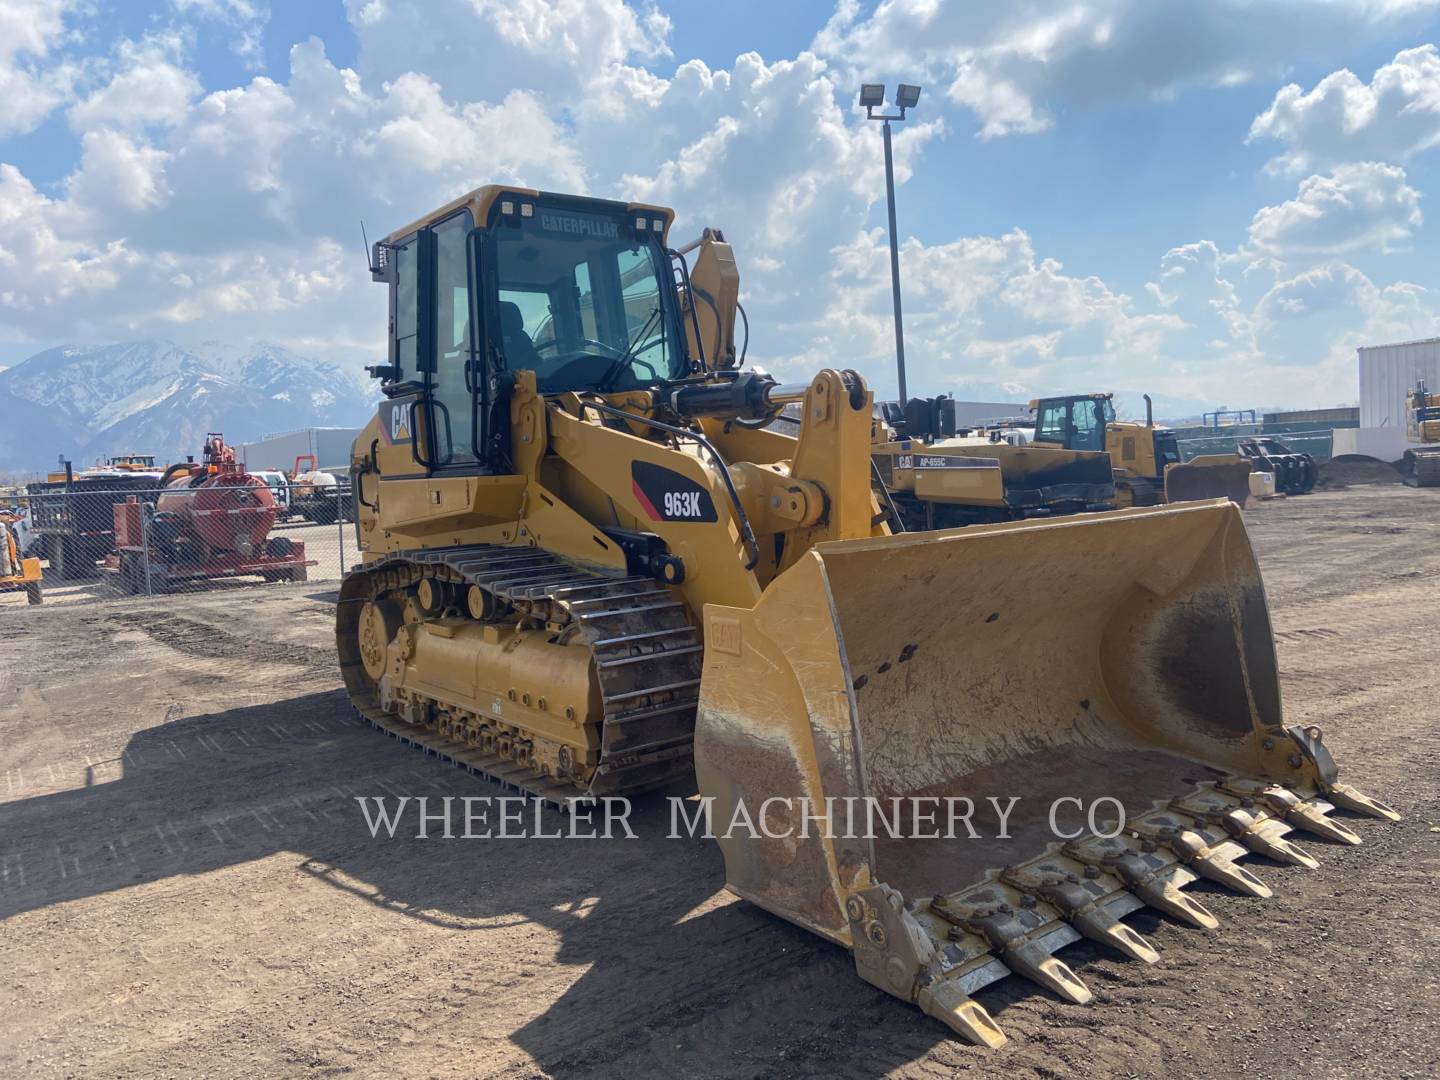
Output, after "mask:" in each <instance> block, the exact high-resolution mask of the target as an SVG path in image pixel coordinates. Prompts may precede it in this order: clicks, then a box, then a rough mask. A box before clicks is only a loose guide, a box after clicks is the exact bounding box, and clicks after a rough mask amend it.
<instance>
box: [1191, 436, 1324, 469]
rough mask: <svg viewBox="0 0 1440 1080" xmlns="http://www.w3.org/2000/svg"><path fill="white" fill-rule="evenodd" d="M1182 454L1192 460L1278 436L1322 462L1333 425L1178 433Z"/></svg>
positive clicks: (1290, 445) (1295, 449) (1299, 452)
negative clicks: (1293, 428)
mask: <svg viewBox="0 0 1440 1080" xmlns="http://www.w3.org/2000/svg"><path fill="white" fill-rule="evenodd" d="M1176 434H1177V435H1178V436H1179V437H1178V439H1177V442H1178V443H1179V447H1180V456H1181V457H1182V458H1183V459H1184V460H1186V461H1189V460H1190V459H1191V458H1194V457H1197V456H1198V455H1200V454H1233V453H1234V452H1235V448H1236V446H1237V445H1238V444H1239V442H1240V441H1241V440H1242V439H1259V438H1265V437H1269V438H1273V439H1279V440H1280V441H1281V442H1282V443H1284V444H1285V445H1286V446H1288V447H1289V448H1290V449H1291V450H1293V451H1294V452H1295V453H1297V454H1310V455H1311V456H1313V457H1315V458H1317V459H1318V460H1321V461H1328V460H1329V459H1330V456H1331V452H1332V448H1333V446H1334V441H1335V432H1334V430H1333V429H1331V428H1319V429H1312V430H1309V431H1270V430H1263V431H1262V430H1260V429H1258V428H1246V429H1245V430H1244V431H1239V432H1237V431H1225V430H1223V429H1222V430H1221V431H1216V432H1212V433H1211V434H1203V435H1202V434H1191V433H1189V432H1186V433H1180V432H1177V433H1176Z"/></svg>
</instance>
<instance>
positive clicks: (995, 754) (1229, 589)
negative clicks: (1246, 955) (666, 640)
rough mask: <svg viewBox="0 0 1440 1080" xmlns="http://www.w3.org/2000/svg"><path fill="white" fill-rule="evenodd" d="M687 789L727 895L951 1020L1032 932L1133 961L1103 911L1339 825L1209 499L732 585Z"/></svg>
mask: <svg viewBox="0 0 1440 1080" xmlns="http://www.w3.org/2000/svg"><path fill="white" fill-rule="evenodd" d="M705 639H706V656H705V666H704V674H703V678H702V682H701V691H700V708H699V718H698V722H697V726H696V732H695V762H696V772H697V778H698V781H699V786H700V793H701V796H702V799H703V800H704V803H705V804H707V805H708V810H709V820H710V827H711V829H712V831H713V832H714V834H715V836H716V837H717V839H718V840H719V842H720V845H721V847H722V849H723V851H724V855H725V864H726V876H727V884H728V885H729V887H730V888H731V890H733V891H734V892H735V893H737V894H738V895H740V896H742V897H744V898H746V899H749V900H751V901H753V902H755V903H756V904H759V905H760V906H762V907H764V908H766V909H768V910H770V911H772V912H774V913H775V914H777V915H780V916H782V917H784V918H786V919H789V920H792V921H794V922H796V923H798V924H800V925H802V926H805V927H807V928H809V929H810V930H812V931H814V932H815V933H817V934H820V935H822V936H824V937H826V938H829V939H830V940H832V941H835V942H837V943H840V944H843V945H845V946H847V947H849V948H850V949H852V950H853V952H854V956H855V962H856V967H857V969H858V972H859V973H860V975H861V976H862V977H864V978H865V979H866V980H867V981H869V982H871V983H873V984H874V985H876V986H879V987H881V988H882V989H885V990H887V991H889V992H890V993H893V994H895V995H897V996H899V997H901V998H904V999H905V1000H907V1001H911V1002H914V1003H915V1004H917V1005H918V1006H919V1007H920V1008H921V1009H923V1010H924V1011H925V1012H926V1013H927V1014H929V1015H931V1016H934V1017H936V1018H937V1019H940V1020H942V1021H943V1022H945V1023H946V1024H948V1025H949V1026H950V1027H951V1028H952V1029H953V1030H954V1031H956V1032H958V1033H959V1034H961V1035H962V1036H964V1037H965V1038H968V1039H970V1040H972V1041H974V1042H978V1043H983V1044H986V1045H998V1044H999V1043H1001V1042H1003V1041H1004V1038H1005V1037H1004V1035H1003V1034H1002V1033H1001V1031H1000V1028H999V1027H998V1025H997V1024H996V1023H995V1021H994V1020H993V1018H991V1017H990V1016H989V1015H988V1013H987V1012H986V1011H985V1009H984V1008H983V1006H982V1005H980V1004H979V1003H978V1002H976V1001H975V1000H974V999H973V998H972V997H971V995H972V994H973V993H974V991H976V990H977V989H979V988H980V987H983V986H985V985H986V984H988V983H990V982H993V981H995V980H997V979H1000V978H1003V977H1004V976H1006V975H1009V974H1012V973H1013V974H1018V975H1021V976H1024V977H1025V978H1027V979H1030V980H1032V981H1033V982H1035V983H1037V984H1039V985H1040V986H1042V987H1044V988H1046V989H1048V990H1049V991H1051V992H1052V993H1054V994H1057V995H1059V996H1060V997H1062V998H1065V999H1066V1000H1069V1001H1073V1002H1084V1001H1088V1000H1089V999H1090V997H1091V993H1090V990H1089V989H1088V988H1087V987H1086V986H1085V984H1084V982H1083V981H1082V980H1081V979H1080V977H1079V976H1078V975H1077V974H1076V973H1075V972H1074V971H1072V970H1071V969H1070V968H1069V967H1068V966H1066V964H1065V963H1064V962H1063V961H1061V960H1060V959H1058V958H1057V957H1056V956H1055V955H1054V953H1055V952H1056V950H1057V949H1060V948H1061V947H1063V946H1065V945H1068V944H1070V943H1072V942H1074V941H1077V940H1079V939H1080V938H1082V937H1083V938H1088V939H1090V940H1092V941H1097V942H1101V943H1103V944H1105V945H1107V946H1109V947H1113V948H1114V949H1115V950H1116V951H1117V952H1118V953H1119V954H1121V955H1123V956H1127V957H1130V958H1132V959H1135V960H1137V961H1140V962H1144V963H1150V962H1153V961H1155V960H1156V959H1157V956H1156V953H1155V950H1154V948H1153V947H1152V946H1151V945H1150V944H1149V942H1147V941H1146V940H1145V939H1144V938H1143V937H1142V936H1141V935H1140V934H1138V933H1136V932H1135V931H1134V930H1132V929H1131V928H1130V927H1128V926H1126V925H1125V924H1124V923H1123V922H1122V921H1121V919H1122V918H1123V917H1124V916H1125V915H1127V914H1129V913H1130V912H1132V911H1135V910H1137V909H1139V908H1141V907H1145V906H1147V905H1148V906H1150V907H1153V908H1155V909H1157V910H1159V911H1161V912H1164V913H1166V914H1168V915H1170V916H1172V917H1174V918H1175V919H1177V920H1180V921H1182V922H1184V923H1186V924H1189V925H1192V926H1198V927H1206V928H1209V927H1214V926H1215V925H1216V922H1217V920H1216V919H1215V917H1214V916H1213V915H1212V914H1211V913H1210V912H1209V911H1208V910H1206V908H1205V907H1204V906H1203V905H1202V904H1201V903H1199V902H1198V901H1197V900H1196V899H1195V898H1194V897H1192V896H1189V895H1187V894H1186V893H1185V892H1184V891H1183V889H1184V886H1186V885H1188V884H1189V883H1191V882H1193V881H1195V880H1197V879H1199V878H1204V879H1206V880H1208V881H1211V882H1214V883H1217V884H1219V885H1221V886H1223V887H1225V888H1228V889H1230V890H1233V891H1235V892H1238V893H1241V894H1243V895H1247V896H1254V897H1264V896H1268V895H1270V888H1269V886H1268V885H1266V883H1265V882H1264V881H1262V880H1261V878H1260V877H1259V876H1258V875H1257V874H1255V873H1253V872H1252V871H1251V870H1250V869H1249V868H1247V867H1246V866H1244V865H1241V863H1242V861H1243V860H1245V859H1246V858H1247V857H1248V856H1250V855H1251V854H1252V853H1253V854H1257V855H1261V856H1265V857H1267V858H1270V859H1272V860H1277V861H1279V862H1283V863H1288V864H1292V865H1299V866H1304V867H1310V866H1313V865H1314V864H1315V863H1316V861H1317V860H1316V857H1315V855H1313V854H1312V853H1311V852H1310V851H1308V850H1306V849H1305V848H1303V847H1301V846H1300V845H1299V844H1297V843H1295V842H1294V841H1293V840H1292V839H1291V838H1290V834H1291V832H1292V830H1299V831H1302V832H1307V833H1310V834H1311V835H1313V836H1316V837H1319V838H1321V839H1322V840H1323V841H1327V842H1331V843H1336V842H1338V843H1352V842H1356V840H1358V837H1356V836H1355V834H1354V833H1353V832H1351V830H1349V829H1348V828H1346V827H1345V826H1344V825H1343V824H1341V823H1340V822H1338V821H1335V820H1334V819H1331V818H1329V817H1328V816H1327V814H1328V812H1329V811H1330V810H1332V809H1334V808H1335V806H1336V805H1339V806H1343V807H1345V808H1346V809H1349V810H1356V811H1359V812H1362V813H1368V814H1371V815H1372V816H1377V817H1388V816H1391V815H1393V813H1394V812H1393V811H1391V810H1390V809H1389V808H1388V807H1385V806H1383V805H1382V804H1379V803H1376V802H1374V800H1370V799H1368V798H1367V797H1365V796H1363V795H1360V793H1359V792H1355V791H1353V789H1350V788H1348V787H1347V786H1346V785H1343V784H1339V783H1337V779H1336V768H1335V765H1334V762H1333V761H1332V760H1331V758H1330V756H1329V753H1328V751H1327V750H1326V748H1325V746H1324V744H1323V742H1322V741H1321V736H1320V732H1319V730H1318V729H1316V728H1313V727H1312V728H1303V729H1302V728H1298V727H1290V728H1287V727H1286V726H1285V724H1284V722H1283V721H1282V719H1281V714H1280V690H1279V682H1278V678H1277V670H1276V662H1275V652H1274V647H1273V643H1272V638H1271V631H1270V620H1269V613H1268V610H1267V607H1266V602H1265V594H1264V589H1263V586H1262V585H1261V581H1260V573H1259V569H1258V567H1257V565H1256V562H1255V558H1254V555H1253V554H1252V552H1251V549H1250V544H1249V541H1248V539H1247V537H1246V535H1245V530H1244V526H1243V524H1242V522H1241V518H1240V512H1239V510H1238V508H1237V507H1236V506H1235V505H1233V504H1232V503H1230V502H1228V501H1223V500H1215V501H1211V502H1205V503H1187V504H1182V505H1177V506H1168V507H1155V508H1140V509H1131V510H1123V511H1118V512H1115V513H1109V514H1103V515H1087V516H1085V517H1077V518H1065V519H1058V520H1050V521H1045V522H1034V523H1032V522H1012V523H1006V524H1000V525H988V526H973V527H970V528H966V529H957V530H951V531H945V532H930V533H905V534H901V535H896V536H888V537H875V538H870V539H864V540H845V541H835V542H829V543H823V544H820V545H818V546H817V547H816V548H815V549H813V550H812V551H811V552H810V553H808V554H807V555H806V556H805V557H804V558H803V559H801V560H800V561H799V562H797V563H796V564H795V565H794V566H793V567H791V568H790V569H789V570H788V571H786V572H785V573H784V574H782V575H781V576H780V577H778V578H777V579H776V580H775V581H774V582H772V583H771V585H770V587H769V588H768V589H767V590H766V591H765V593H764V595H763V596H762V597H761V599H760V601H759V603H758V604H757V605H756V606H755V607H754V608H752V609H740V608H728V607H717V606H710V607H707V608H706V612H705Z"/></svg>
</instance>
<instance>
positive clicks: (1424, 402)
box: [1400, 379, 1440, 487]
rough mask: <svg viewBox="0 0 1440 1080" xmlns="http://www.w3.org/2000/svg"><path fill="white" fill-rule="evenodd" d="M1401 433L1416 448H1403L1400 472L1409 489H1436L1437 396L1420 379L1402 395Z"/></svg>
mask: <svg viewBox="0 0 1440 1080" xmlns="http://www.w3.org/2000/svg"><path fill="white" fill-rule="evenodd" d="M1405 417H1406V421H1405V434H1406V436H1407V437H1408V438H1409V440H1410V441H1411V442H1413V443H1416V444H1417V445H1416V446H1414V447H1407V448H1406V450H1405V456H1404V457H1403V458H1402V459H1401V463H1400V465H1401V472H1402V474H1403V478H1404V480H1405V483H1407V484H1409V485H1410V486H1411V487H1440V394H1432V393H1430V392H1429V390H1428V389H1427V388H1426V386H1425V380H1424V379H1420V380H1419V381H1418V382H1417V383H1416V384H1415V389H1414V390H1409V391H1407V392H1406V394H1405Z"/></svg>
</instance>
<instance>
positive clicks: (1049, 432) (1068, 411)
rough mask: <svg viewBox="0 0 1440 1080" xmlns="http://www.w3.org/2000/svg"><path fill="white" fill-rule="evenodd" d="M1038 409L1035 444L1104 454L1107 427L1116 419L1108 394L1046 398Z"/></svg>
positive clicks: (1041, 400)
mask: <svg viewBox="0 0 1440 1080" xmlns="http://www.w3.org/2000/svg"><path fill="white" fill-rule="evenodd" d="M1035 407H1036V417H1035V438H1034V441H1035V442H1037V443H1042V444H1043V443H1049V444H1052V445H1056V446H1063V447H1065V448H1066V449H1067V450H1093V451H1099V452H1102V453H1103V452H1104V450H1105V425H1107V424H1110V423H1113V422H1114V420H1115V406H1114V404H1113V403H1112V402H1111V400H1110V398H1109V396H1108V395H1103V394H1100V395H1092V394H1085V395H1079V396H1075V397H1063V398H1042V399H1040V400H1039V401H1038V402H1036V406H1035Z"/></svg>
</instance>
